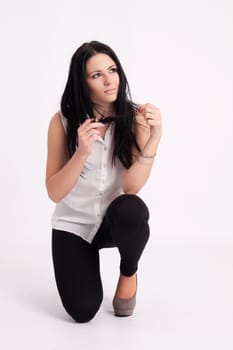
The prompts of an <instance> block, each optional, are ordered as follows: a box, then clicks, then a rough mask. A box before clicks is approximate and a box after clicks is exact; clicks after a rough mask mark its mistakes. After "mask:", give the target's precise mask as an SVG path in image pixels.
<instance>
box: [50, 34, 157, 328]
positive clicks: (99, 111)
mask: <svg viewBox="0 0 233 350" xmlns="http://www.w3.org/2000/svg"><path fill="white" fill-rule="evenodd" d="M160 138H161V116H160V111H159V109H158V108H157V107H155V106H154V105H152V104H149V103H146V104H144V105H136V104H134V103H133V102H132V101H131V98H130V92H129V88H128V83H127V79H126V76H125V74H124V71H123V69H122V66H121V64H120V62H119V59H118V58H117V56H116V54H115V53H114V51H113V50H112V49H111V48H110V47H108V46H107V45H105V44H103V43H100V42H97V41H92V42H89V43H84V44H83V45H82V46H80V47H79V48H78V49H77V51H76V52H75V53H74V55H73V57H72V59H71V63H70V69H69V75H68V80H67V83H66V87H65V90H64V93H63V96H62V100H61V111H59V112H57V113H56V114H55V115H54V116H53V117H52V119H51V121H50V124H49V129H48V157H47V169H46V187H47V191H48V195H49V197H50V199H51V200H52V201H54V202H55V203H56V207H55V211H54V213H53V216H52V253H53V264H54V271H55V278H56V283H57V288H58V291H59V294H60V297H61V301H62V303H63V306H64V308H65V309H66V311H67V312H68V313H69V315H70V316H71V317H72V318H73V319H74V320H75V321H76V322H87V321H90V320H91V319H92V318H93V317H94V315H95V314H96V312H97V311H98V309H99V307H100V305H101V302H102V299H103V289H102V283H101V276H100V269H99V249H102V248H107V247H108V248H109V247H117V248H118V250H119V253H120V259H121V260H120V261H121V262H120V276H119V280H118V284H117V288H116V293H115V296H114V298H113V308H114V313H115V315H116V316H130V315H132V314H133V311H134V308H135V304H136V289H137V277H136V272H137V268H138V261H139V258H140V256H141V254H142V252H143V249H144V247H145V245H146V243H147V240H148V237H149V226H148V219H149V212H148V209H147V207H146V205H145V203H144V202H143V201H142V199H140V198H139V197H138V196H137V195H136V193H137V192H138V191H139V190H140V189H141V188H142V187H143V185H144V184H145V183H146V181H147V179H148V178H149V175H150V172H151V168H152V164H153V161H154V157H155V154H156V151H157V148H158V144H159V141H160Z"/></svg>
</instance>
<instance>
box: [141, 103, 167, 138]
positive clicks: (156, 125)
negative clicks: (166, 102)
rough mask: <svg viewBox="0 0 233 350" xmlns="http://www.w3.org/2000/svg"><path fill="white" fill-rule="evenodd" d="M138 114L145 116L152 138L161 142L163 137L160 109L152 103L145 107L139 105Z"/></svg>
mask: <svg viewBox="0 0 233 350" xmlns="http://www.w3.org/2000/svg"><path fill="white" fill-rule="evenodd" d="M138 112H139V113H140V114H142V115H143V117H144V119H145V121H146V122H147V124H148V125H149V127H150V135H151V137H155V138H157V139H158V140H159V139H160V138H161V136H162V124H161V113H160V109H159V108H158V107H156V106H154V105H152V104H151V103H146V104H144V105H138Z"/></svg>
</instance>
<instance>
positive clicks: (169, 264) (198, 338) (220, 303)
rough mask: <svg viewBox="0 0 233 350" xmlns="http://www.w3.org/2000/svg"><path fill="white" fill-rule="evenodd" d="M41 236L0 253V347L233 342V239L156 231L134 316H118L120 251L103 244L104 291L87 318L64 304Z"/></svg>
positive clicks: (160, 347)
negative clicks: (82, 320) (165, 235)
mask: <svg viewBox="0 0 233 350" xmlns="http://www.w3.org/2000/svg"><path fill="white" fill-rule="evenodd" d="M44 243H45V244H44V246H43V244H42V245H40V246H39V247H38V246H37V247H36V246H35V245H34V246H33V245H30V243H29V244H28V246H26V243H25V242H24V243H22V244H23V246H21V245H20V243H19V244H18V245H17V246H15V247H14V250H13V253H14V254H12V251H11V254H8V252H7V245H6V249H5V250H4V249H2V251H1V252H0V253H1V266H0V273H1V289H0V327H1V336H0V347H1V349H3V350H8V349H10V350H13V349H14V350H15V349H28V350H29V349H30V350H32V349H33V350H37V349H38V350H39V349H40V350H42V349H43V350H58V349H59V350H72V349H85V350H88V349H134V350H135V349H156V350H165V349H166V350H168V349H169V350H173V349H179V350H182V349H185V350H192V349H195V350H197V349H198V350H202V349H203V350H207V349H211V350H215V349H221V350H228V349H229V350H232V349H233V280H232V277H233V254H232V248H233V242H232V240H229V239H228V240H227V239H225V240H220V239H217V238H215V239H213V240H211V241H210V240H209V239H208V240H207V239H206V241H203V239H201V240H200V238H199V239H196V240H193V239H192V240H191V241H190V240H189V239H188V238H187V239H182V238H180V239H177V238H176V239H175V238H174V239H172V240H168V239H167V240H162V239H161V238H159V237H157V238H156V237H155V238H153V239H152V240H151V244H150V245H148V246H147V248H146V250H145V254H144V256H143V260H142V261H141V265H140V270H139V272H138V282H139V287H138V298H137V308H136V311H135V315H134V316H133V317H129V318H117V317H114V316H113V312H112V307H111V299H112V295H113V293H114V288H115V283H116V281H117V278H118V276H117V274H118V270H117V264H118V254H117V251H115V250H114V249H108V250H104V251H102V253H101V266H102V275H103V285H104V290H105V297H104V301H103V304H102V306H101V309H100V310H99V312H98V314H97V315H96V317H95V318H94V319H93V320H92V321H91V322H90V323H88V324H76V323H74V322H72V320H71V319H70V318H69V317H68V316H67V315H66V313H65V311H64V310H63V308H62V305H61V303H60V300H59V298H58V295H57V291H56V286H55V282H54V276H53V270H52V265H51V260H50V258H51V257H50V251H49V249H48V246H46V244H47V243H48V242H44ZM22 248H24V254H21V253H20V251H22ZM41 248H43V249H44V251H42V249H41Z"/></svg>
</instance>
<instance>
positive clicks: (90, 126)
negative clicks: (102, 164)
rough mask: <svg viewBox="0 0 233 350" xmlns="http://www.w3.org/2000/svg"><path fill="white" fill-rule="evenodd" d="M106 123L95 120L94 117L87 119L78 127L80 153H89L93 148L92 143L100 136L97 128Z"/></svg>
mask: <svg viewBox="0 0 233 350" xmlns="http://www.w3.org/2000/svg"><path fill="white" fill-rule="evenodd" d="M103 126H104V125H103V124H102V123H99V122H93V121H92V119H87V120H85V122H84V123H83V124H82V125H81V126H80V127H79V128H78V130H77V135H78V153H79V154H80V155H89V154H90V153H91V149H92V143H93V142H94V141H96V140H98V138H99V137H100V135H101V134H100V132H99V130H98V129H97V128H99V127H103Z"/></svg>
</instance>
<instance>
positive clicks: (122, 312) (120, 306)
mask: <svg viewBox="0 0 233 350" xmlns="http://www.w3.org/2000/svg"><path fill="white" fill-rule="evenodd" d="M136 294H137V275H136V291H135V293H134V295H133V296H132V297H131V298H128V299H122V298H118V297H117V296H116V294H115V296H114V298H113V301H112V305H113V309H114V313H115V316H132V315H133V312H134V309H135V306H136Z"/></svg>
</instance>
